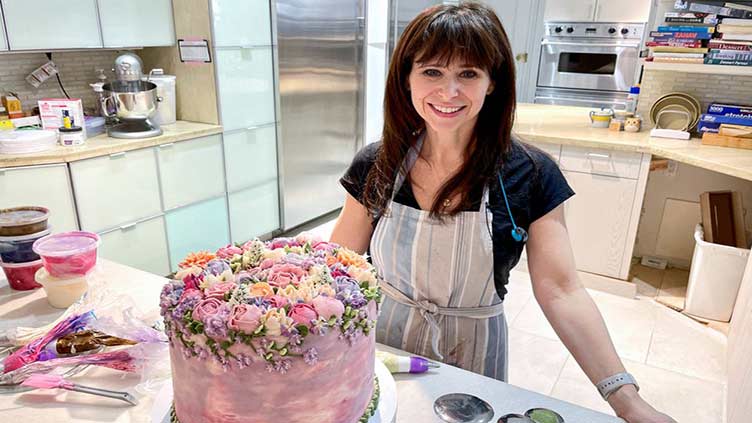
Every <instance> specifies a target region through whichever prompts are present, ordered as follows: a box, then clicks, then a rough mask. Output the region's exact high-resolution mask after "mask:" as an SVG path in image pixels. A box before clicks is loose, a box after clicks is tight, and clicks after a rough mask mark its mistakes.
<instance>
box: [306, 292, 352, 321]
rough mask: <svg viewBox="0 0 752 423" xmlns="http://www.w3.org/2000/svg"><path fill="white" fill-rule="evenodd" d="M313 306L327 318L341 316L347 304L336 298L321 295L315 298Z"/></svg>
mask: <svg viewBox="0 0 752 423" xmlns="http://www.w3.org/2000/svg"><path fill="white" fill-rule="evenodd" d="M313 308H314V310H316V312H317V313H318V314H319V316H321V317H323V318H325V319H327V320H328V319H331V318H332V317H336V318H340V317H342V314H344V312H345V306H344V305H343V304H342V302H341V301H340V300H338V299H336V298H332V297H326V296H323V295H319V296H318V297H316V298H314V299H313Z"/></svg>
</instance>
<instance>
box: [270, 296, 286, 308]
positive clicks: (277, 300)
mask: <svg viewBox="0 0 752 423" xmlns="http://www.w3.org/2000/svg"><path fill="white" fill-rule="evenodd" d="M268 300H269V305H271V306H272V307H274V308H284V307H285V306H286V305H287V304H288V303H289V302H290V301H289V300H288V299H287V298H285V297H283V296H281V295H272V296H271V297H269V298H268Z"/></svg>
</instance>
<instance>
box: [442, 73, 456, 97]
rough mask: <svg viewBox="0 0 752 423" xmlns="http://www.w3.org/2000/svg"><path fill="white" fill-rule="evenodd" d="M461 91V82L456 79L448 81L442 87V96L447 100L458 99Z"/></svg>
mask: <svg viewBox="0 0 752 423" xmlns="http://www.w3.org/2000/svg"><path fill="white" fill-rule="evenodd" d="M459 90H460V84H459V81H457V80H455V79H454V78H450V79H447V80H446V81H445V82H444V84H443V86H442V87H441V94H442V95H443V96H444V97H446V98H454V97H457V95H458V94H459Z"/></svg>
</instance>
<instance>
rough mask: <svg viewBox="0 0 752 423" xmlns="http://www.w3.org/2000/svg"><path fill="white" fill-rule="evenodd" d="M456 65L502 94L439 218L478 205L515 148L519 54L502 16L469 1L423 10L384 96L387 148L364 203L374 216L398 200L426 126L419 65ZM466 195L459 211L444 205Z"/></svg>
mask: <svg viewBox="0 0 752 423" xmlns="http://www.w3.org/2000/svg"><path fill="white" fill-rule="evenodd" d="M454 59H458V60H460V61H461V63H463V64H465V63H467V64H470V65H472V66H475V67H479V68H481V69H483V70H484V71H486V72H487V73H488V74H489V76H490V78H491V81H492V82H493V84H494V89H493V91H492V92H491V94H489V95H488V96H486V99H485V101H484V104H483V107H482V108H481V110H480V112H479V113H478V120H477V122H476V125H475V131H474V136H473V139H472V140H471V142H470V143H469V144H468V146H467V150H466V152H465V158H466V160H465V163H464V164H463V165H462V167H461V168H460V170H459V171H458V172H457V173H456V174H455V175H454V176H452V177H451V178H450V179H449V180H448V181H447V182H446V183H445V184H444V185H443V186H442V187H441V189H440V191H439V194H438V195H437V196H436V199H435V200H434V202H433V205H432V207H431V216H432V217H434V218H438V219H441V218H442V215H444V216H446V215H450V216H453V215H455V214H457V213H458V212H460V211H462V210H466V209H467V208H468V207H470V205H471V201H472V200H471V198H470V193H471V192H472V190H473V188H476V187H479V186H483V185H484V184H486V183H487V182H489V180H490V178H492V177H494V175H495V173H496V172H497V171H498V169H499V166H500V164H501V157H502V154H503V153H504V152H505V151H507V149H508V148H509V145H510V144H511V131H512V124H513V121H514V109H515V103H516V92H515V72H514V60H513V58H512V49H511V47H510V44H509V39H508V38H507V34H506V32H505V31H504V28H503V26H502V25H501V22H500V21H499V18H498V17H497V16H496V14H495V13H494V12H493V10H491V9H490V8H488V7H487V6H484V5H481V4H478V3H463V4H461V5H459V6H454V5H441V6H434V7H431V8H428V9H426V10H424V11H423V12H421V13H420V14H419V15H418V16H417V17H415V19H413V20H412V22H410V23H409V24H408V25H407V27H406V28H405V32H404V33H403V34H402V36H401V37H400V39H399V41H398V42H397V46H396V48H395V49H394V54H393V56H392V61H391V63H390V65H389V74H388V76H387V81H386V92H385V95H384V128H383V131H382V145H381V147H380V149H379V153H378V155H377V158H376V162H375V164H374V166H373V167H372V168H371V170H370V171H369V173H368V176H367V178H366V186H365V188H364V195H363V200H364V202H365V205H366V207H367V208H368V210H369V212H370V213H371V214H372V215H373V216H380V215H381V214H383V212H384V210H385V209H386V207H387V204H388V202H389V200H390V198H391V193H392V189H393V184H394V178H395V176H396V175H397V172H398V171H401V172H403V173H405V174H406V173H407V172H408V169H400V167H401V165H402V162H403V159H404V157H405V155H406V154H407V152H408V150H409V149H410V147H412V146H413V145H415V143H416V140H417V137H416V135H417V134H418V133H420V132H421V131H424V130H425V122H424V121H423V118H421V117H420V115H418V112H417V111H416V110H415V108H414V107H413V104H412V101H411V98H410V93H409V90H408V77H409V76H410V72H411V70H412V67H413V63H414V62H416V61H417V62H427V61H436V62H438V63H442V64H444V65H446V64H449V63H450V62H452V61H453V60H454ZM456 193H458V194H460V198H461V201H460V202H459V203H458V204H456V205H455V206H454V207H453V208H451V209H449V210H446V209H444V208H443V204H444V201H445V200H446V199H448V198H452V197H453V196H454V195H455V194H456Z"/></svg>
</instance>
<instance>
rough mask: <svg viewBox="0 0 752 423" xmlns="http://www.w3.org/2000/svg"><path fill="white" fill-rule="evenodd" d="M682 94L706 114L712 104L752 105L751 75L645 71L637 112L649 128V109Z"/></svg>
mask: <svg viewBox="0 0 752 423" xmlns="http://www.w3.org/2000/svg"><path fill="white" fill-rule="evenodd" d="M675 91H680V92H684V93H687V94H690V95H692V96H694V97H695V98H697V100H699V101H700V104H701V105H702V112H703V113H704V112H705V111H706V110H707V108H708V105H709V104H710V103H713V102H722V103H735V104H752V76H731V75H714V74H699V73H691V72H676V71H664V70H656V69H646V70H645V73H644V74H643V75H642V83H641V84H640V98H639V102H638V104H637V112H638V113H639V114H640V115H642V116H643V117H645V121H646V122H647V124H648V125H649V124H650V122H649V120H650V119H649V117H648V112H649V111H650V106H652V105H653V103H654V102H655V101H656V100H657V99H658V98H659V97H660V96H662V95H664V94H668V93H670V92H675Z"/></svg>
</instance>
